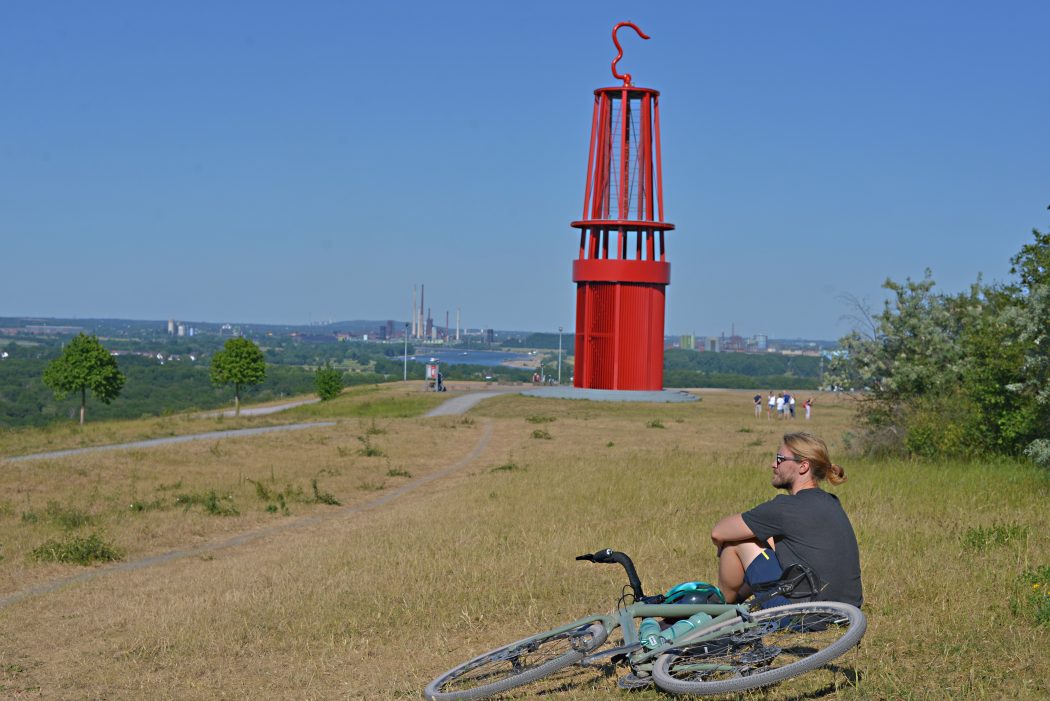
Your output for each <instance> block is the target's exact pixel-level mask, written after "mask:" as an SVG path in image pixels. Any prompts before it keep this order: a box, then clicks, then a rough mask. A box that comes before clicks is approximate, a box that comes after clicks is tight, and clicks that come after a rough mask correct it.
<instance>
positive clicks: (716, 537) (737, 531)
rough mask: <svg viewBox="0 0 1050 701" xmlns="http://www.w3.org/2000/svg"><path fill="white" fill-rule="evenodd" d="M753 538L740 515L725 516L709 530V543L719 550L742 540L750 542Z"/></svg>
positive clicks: (753, 535)
mask: <svg viewBox="0 0 1050 701" xmlns="http://www.w3.org/2000/svg"><path fill="white" fill-rule="evenodd" d="M753 538H755V534H754V533H753V532H752V531H751V529H750V528H748V527H747V524H746V523H744V519H743V517H742V516H741V515H740V514H733V515H732V516H726V517H725V518H724V519H722V520H721V521H719V522H718V523H716V524H715V527H714V528H713V529H711V542H713V543H714V544H715V545H716V546H718V547H719V548H721V547H722V546H723V545H725V544H726V543H736V542H739V541H742V540H752V539H753Z"/></svg>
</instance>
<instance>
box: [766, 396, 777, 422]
mask: <svg viewBox="0 0 1050 701" xmlns="http://www.w3.org/2000/svg"><path fill="white" fill-rule="evenodd" d="M776 405H777V398H776V397H775V396H773V390H769V416H768V418H770V419H772V418H773V409H775V408H776Z"/></svg>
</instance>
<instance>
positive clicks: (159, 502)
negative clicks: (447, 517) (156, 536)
mask: <svg viewBox="0 0 1050 701" xmlns="http://www.w3.org/2000/svg"><path fill="white" fill-rule="evenodd" d="M164 506H165V503H164V500H163V499H154V500H153V501H142V500H141V499H136V500H135V501H133V502H131V503H130V504H128V510H129V511H132V512H134V513H141V512H143V511H158V510H160V509H163V508H164Z"/></svg>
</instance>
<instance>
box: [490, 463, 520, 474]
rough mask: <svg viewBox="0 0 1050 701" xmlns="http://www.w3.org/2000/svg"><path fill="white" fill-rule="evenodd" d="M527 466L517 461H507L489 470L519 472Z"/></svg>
mask: <svg viewBox="0 0 1050 701" xmlns="http://www.w3.org/2000/svg"><path fill="white" fill-rule="evenodd" d="M524 469H525V468H523V467H521V466H520V465H518V464H517V463H516V462H509V461H508V462H505V463H503V464H502V465H496V467H494V468H492V469H491V470H489V472H518V471H523V470H524Z"/></svg>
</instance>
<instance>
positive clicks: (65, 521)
mask: <svg viewBox="0 0 1050 701" xmlns="http://www.w3.org/2000/svg"><path fill="white" fill-rule="evenodd" d="M45 514H46V515H47V519H48V520H49V521H51V522H52V523H54V524H55V525H58V526H61V527H62V528H64V529H65V530H67V531H72V530H76V529H77V528H80V527H82V526H87V525H89V524H91V523H94V521H95V517H94V516H92V515H91V514H89V513H86V512H84V511H81V510H80V509H77V508H76V507H72V506H70V507H64V506H62V504H61V503H59V502H57V501H49V502H47V509H46V510H45Z"/></svg>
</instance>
